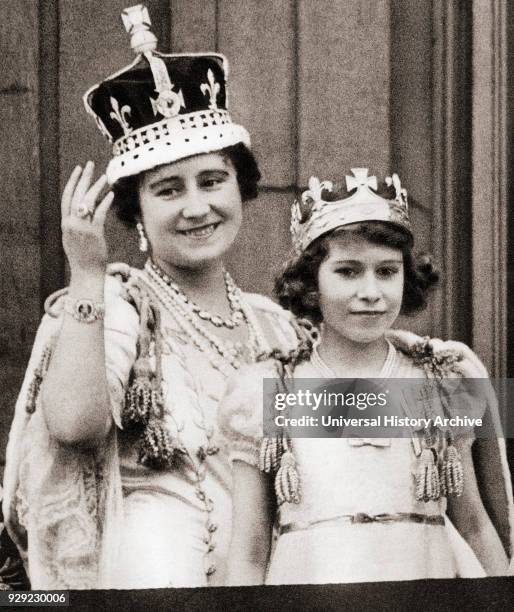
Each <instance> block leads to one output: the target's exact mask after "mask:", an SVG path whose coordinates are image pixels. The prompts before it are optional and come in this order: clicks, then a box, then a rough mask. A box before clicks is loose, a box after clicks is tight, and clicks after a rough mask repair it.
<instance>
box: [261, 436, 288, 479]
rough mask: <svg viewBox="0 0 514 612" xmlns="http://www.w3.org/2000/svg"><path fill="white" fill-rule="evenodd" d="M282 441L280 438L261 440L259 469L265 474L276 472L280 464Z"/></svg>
mask: <svg viewBox="0 0 514 612" xmlns="http://www.w3.org/2000/svg"><path fill="white" fill-rule="evenodd" d="M281 447H282V440H281V438H280V437H277V436H274V437H273V438H263V440H262V443H261V451H260V455H259V469H260V470H261V471H262V472H266V474H270V473H271V472H276V471H277V469H278V467H279V463H280V453H281V450H282V448H281Z"/></svg>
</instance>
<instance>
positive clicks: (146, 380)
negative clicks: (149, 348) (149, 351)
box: [122, 357, 162, 427]
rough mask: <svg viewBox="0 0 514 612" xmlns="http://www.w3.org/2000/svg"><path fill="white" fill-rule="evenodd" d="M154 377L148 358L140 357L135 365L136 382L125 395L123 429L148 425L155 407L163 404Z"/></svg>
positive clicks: (134, 381)
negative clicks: (136, 425)
mask: <svg viewBox="0 0 514 612" xmlns="http://www.w3.org/2000/svg"><path fill="white" fill-rule="evenodd" d="M153 376H154V374H153V372H152V369H151V366H150V361H149V359H148V357H139V358H138V359H137V360H136V363H135V364H134V380H133V382H132V384H131V385H130V387H129V388H128V389H127V392H126V394H125V407H124V410H123V415H122V425H123V427H126V426H127V425H135V424H145V423H147V422H148V420H149V419H150V416H151V414H152V411H153V409H154V407H155V406H157V405H159V404H160V403H161V401H162V398H161V390H160V389H159V388H157V387H156V385H155V383H154V381H153Z"/></svg>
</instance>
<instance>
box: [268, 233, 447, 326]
mask: <svg viewBox="0 0 514 612" xmlns="http://www.w3.org/2000/svg"><path fill="white" fill-rule="evenodd" d="M343 232H351V233H352V234H353V235H356V236H362V237H363V238H365V239H366V240H368V241H369V242H371V243H372V244H377V245H380V246H387V247H391V248H395V249H399V250H401V251H402V254H403V269H404V285H403V298H402V307H401V311H400V312H401V314H406V315H408V314H413V313H415V312H417V311H419V310H422V309H423V308H425V306H426V301H427V296H428V293H429V291H430V290H431V289H432V288H433V287H435V286H436V285H437V283H438V281H439V272H438V271H437V270H436V268H435V266H434V265H433V263H432V259H431V257H430V256H429V255H426V254H420V255H417V256H415V255H414V254H413V252H412V237H411V236H410V234H409V233H408V232H406V231H404V230H402V229H401V228H399V227H397V226H393V225H392V224H390V223H385V222H382V221H366V222H361V223H356V224H354V225H350V226H346V227H341V228H337V229H335V230H333V231H332V232H330V233H328V234H325V235H323V236H320V237H319V238H318V239H316V240H315V241H314V242H313V243H312V244H310V245H309V246H308V247H307V248H306V249H305V251H304V252H303V253H301V254H300V255H299V256H295V257H293V258H292V259H291V260H290V261H289V262H288V263H287V264H286V265H285V267H284V270H283V272H282V274H281V275H280V276H279V277H278V278H277V279H276V281H275V289H274V293H275V296H276V297H277V299H278V301H279V303H280V305H281V306H283V307H284V308H287V309H288V310H290V311H291V312H292V313H293V314H294V315H295V316H297V317H301V318H306V319H309V320H310V321H312V322H313V323H314V324H316V325H317V324H318V323H321V321H322V320H323V316H322V313H321V309H320V305H319V287H318V271H319V267H320V265H321V263H322V262H323V261H324V260H325V259H326V257H327V255H328V253H329V242H330V239H331V238H332V237H334V236H335V235H338V234H341V233H343Z"/></svg>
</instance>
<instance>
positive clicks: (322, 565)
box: [220, 169, 512, 584]
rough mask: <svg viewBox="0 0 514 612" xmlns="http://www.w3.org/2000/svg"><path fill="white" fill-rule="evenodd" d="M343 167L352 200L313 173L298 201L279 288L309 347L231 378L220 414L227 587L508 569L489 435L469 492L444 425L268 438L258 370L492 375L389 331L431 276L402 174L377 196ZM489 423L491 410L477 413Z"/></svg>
mask: <svg viewBox="0 0 514 612" xmlns="http://www.w3.org/2000/svg"><path fill="white" fill-rule="evenodd" d="M353 173H354V176H352V177H347V189H348V192H354V193H353V194H352V195H350V196H346V197H344V198H342V199H341V198H339V199H337V198H336V199H334V197H330V196H331V194H328V196H327V199H328V198H330V199H331V201H326V200H324V199H323V197H322V196H323V195H325V194H326V193H327V191H331V188H332V185H331V184H330V183H320V182H319V181H318V180H317V179H314V178H313V179H311V181H310V183H309V187H310V189H309V191H307V192H305V193H304V194H303V195H302V202H301V203H296V204H295V205H294V206H293V219H292V226H291V231H292V235H293V243H294V246H295V249H296V252H297V255H296V257H295V258H294V259H293V260H292V261H291V262H290V263H289V264H288V265H287V267H286V269H285V271H284V272H283V274H282V276H281V277H280V278H279V279H278V281H277V285H276V289H277V295H278V297H279V300H280V302H281V304H282V305H283V306H285V307H286V308H288V309H290V310H291V311H292V312H293V313H294V314H295V315H296V316H298V317H306V318H308V319H310V321H312V322H313V323H315V324H320V336H319V339H315V340H314V342H309V341H308V339H306V342H305V343H304V346H303V347H302V348H300V349H299V350H297V351H294V352H292V353H290V354H288V355H284V354H280V355H279V354H274V355H272V356H271V358H270V359H268V360H267V361H263V362H262V363H260V364H256V365H253V366H249V367H248V368H247V369H246V370H245V371H241V372H240V374H239V378H238V379H236V380H234V381H233V382H232V384H231V385H230V386H229V390H228V395H227V396H226V398H225V400H224V402H223V403H222V407H221V409H220V419H221V429H222V431H223V432H224V434H225V436H226V437H227V438H229V439H230V440H231V443H232V448H233V452H232V459H233V471H234V496H233V525H232V543H231V548H230V552H229V568H228V577H227V580H228V583H229V584H262V583H267V584H281V583H324V582H359V581H378V580H407V579H410V580H414V579H422V578H445V577H454V576H470V577H471V576H475V577H478V576H484V575H501V574H505V573H506V572H507V567H508V560H507V554H506V552H505V549H507V550H508V552H509V553H510V552H511V545H512V541H511V540H512V537H511V532H510V528H509V526H508V523H509V521H510V519H511V517H512V491H511V489H510V481H509V479H508V477H507V476H508V474H507V472H508V469H507V468H506V462H505V452H504V447H503V445H502V444H501V442H502V441H501V440H494V441H492V442H491V441H488V442H489V445H488V450H487V451H486V454H487V456H485V455H482V460H483V461H485V462H487V464H488V467H489V475H488V479H489V482H488V483H486V487H485V488H484V491H480V489H481V488H482V485H481V484H480V483H479V480H478V479H477V476H476V475H475V469H474V464H473V459H472V455H471V443H472V441H473V439H472V437H470V436H460V437H459V436H455V437H454V440H453V444H452V442H451V441H450V442H448V438H447V437H446V436H444V435H442V432H436V435H435V439H434V440H431V439H430V437H429V436H425V437H424V436H423V435H422V432H414V433H412V436H409V437H404V438H391V439H380V438H376V439H369V438H357V439H355V438H339V439H334V438H331V439H320V438H293V439H291V438H288V437H287V436H286V435H284V436H283V437H282V439H280V438H279V439H274V438H265V439H263V433H262V424H261V422H262V415H263V401H262V400H263V391H262V379H263V378H264V377H267V378H270V377H277V375H279V376H281V377H282V379H283V382H284V383H285V384H287V383H288V379H289V383H290V384H291V383H293V382H294V381H296V380H297V379H304V378H311V379H312V378H322V377H326V378H338V377H339V378H395V379H402V378H403V379H405V378H411V379H416V378H417V379H425V378H427V377H428V378H434V377H435V378H439V379H441V378H442V377H455V376H460V377H462V376H465V377H471V378H485V377H486V376H487V373H486V372H485V369H484V367H483V366H482V364H481V363H480V361H479V360H478V359H477V357H476V356H475V355H474V354H473V353H472V351H471V350H470V349H469V348H468V347H466V346H465V345H462V344H460V343H456V342H441V341H432V342H430V341H428V340H426V339H425V340H421V339H420V338H418V337H417V336H415V335H414V334H411V333H409V332H399V331H393V330H391V328H392V326H393V325H394V323H395V321H396V319H397V317H398V315H399V314H400V313H405V314H408V313H412V312H414V311H416V310H418V309H420V308H421V307H423V305H424V303H425V296H426V292H427V290H428V289H429V288H430V287H431V286H432V285H434V284H435V282H436V281H437V274H436V273H435V271H434V270H433V268H432V265H431V264H430V261H429V259H427V258H424V259H422V260H416V258H415V257H414V256H413V254H412V242H413V240H412V233H411V229H410V224H409V219H408V207H407V194H406V191H405V190H404V189H402V187H401V184H400V181H399V179H398V176H397V175H393V177H392V178H389V177H388V178H387V179H386V184H387V187H388V191H384V192H383V196H382V195H379V194H378V192H377V183H376V179H375V178H374V177H368V176H367V170H365V169H355V170H353ZM323 191H325V194H323ZM291 379H293V380H291ZM416 406H417V404H416ZM416 406H411V407H410V411H411V412H412V411H414V412H415V411H416V410H419V408H416ZM450 410H451V407H450ZM494 415H495V412H494V408H492V410H491V408H489V409H488V411H487V413H486V415H484V417H485V418H486V419H491V418H493V419H494ZM408 416H419V417H422V416H423V415H422V414H419V415H416V414H410V415H408ZM480 442H481V441H480ZM486 446H487V445H486ZM492 466H496V467H492ZM491 469H492V471H494V470H495V469H499V470H500V471H503V472H504V474H503V475H502V474H498V473H496V474H493V473H492V472H491ZM477 474H478V472H477ZM492 482H495V484H496V486H497V491H496V492H492V490H491V489H492V487H491V484H492ZM481 493H482V495H483V496H484V503H486V497H487V496H491V497H493V498H494V499H495V500H496V501H495V502H493V503H492V504H491V503H489V502H488V500H487V508H488V512H489V513H488V512H486V510H485V508H484V503H483V502H482V498H481ZM495 503H496V506H495ZM490 517H491V518H490ZM491 519H493V520H494V521H495V522H496V523H497V524H498V525H499V527H498V530H499V531H497V529H496V527H495V526H494V525H493V521H492V520H491ZM273 526H274V527H275V529H274V530H272V527H273ZM499 532H501V536H502V537H500V535H499ZM272 533H273V534H274V537H272ZM502 541H503V543H502ZM504 547H505V548H504Z"/></svg>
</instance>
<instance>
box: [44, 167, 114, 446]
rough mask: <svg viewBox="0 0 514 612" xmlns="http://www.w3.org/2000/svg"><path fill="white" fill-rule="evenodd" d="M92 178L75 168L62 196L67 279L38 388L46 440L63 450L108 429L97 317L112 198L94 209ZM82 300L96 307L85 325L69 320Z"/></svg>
mask: <svg viewBox="0 0 514 612" xmlns="http://www.w3.org/2000/svg"><path fill="white" fill-rule="evenodd" d="M93 172H94V164H93V163H92V162H88V163H87V164H86V167H85V168H84V170H82V168H81V167H80V166H78V167H77V168H75V170H74V171H73V172H72V174H71V176H70V179H69V180H68V183H67V184H66V187H65V189H64V192H63V196H62V203H61V209H62V210H61V212H62V234H63V246H64V251H65V253H66V256H67V258H68V263H69V266H70V272H71V279H70V286H69V293H68V296H67V297H66V308H65V313H64V315H63V322H62V328H61V330H60V334H59V337H58V340H57V343H56V346H55V348H54V351H53V355H52V358H51V360H50V365H49V368H48V371H47V374H46V376H45V379H44V381H43V384H42V387H41V401H42V408H43V413H44V416H45V420H46V423H47V427H48V429H49V431H50V433H51V434H52V436H54V437H55V438H56V439H57V440H59V441H61V442H63V443H66V444H85V445H91V446H94V445H96V444H98V443H99V442H100V441H101V440H103V439H104V438H105V436H106V435H107V433H108V432H109V429H110V427H111V426H112V417H111V412H110V409H109V406H110V404H109V392H108V387H107V376H106V368H105V346H104V326H103V320H102V318H101V316H99V315H101V310H102V307H103V303H104V282H105V271H106V266H107V246H106V243H105V237H104V224H105V218H106V214H107V211H108V209H109V206H110V205H111V203H112V200H113V194H112V192H109V193H108V194H107V195H106V196H105V197H104V198H103V199H102V200H101V202H100V203H99V204H98V205H97V201H98V200H99V198H100V194H101V192H102V190H103V189H104V187H105V185H106V178H105V175H102V176H101V177H100V178H99V179H98V180H97V181H96V182H95V183H94V184H93V185H91V182H92V178H93ZM88 211H89V212H88ZM82 300H90V302H91V303H92V304H94V305H98V307H96V306H95V308H97V309H98V312H96V313H95V312H94V313H93V317H91V318H92V319H94V320H92V321H91V322H84V321H81V320H79V318H78V316H77V314H73V309H74V308H76V307H77V306H80V302H81V301H82ZM83 304H84V302H83Z"/></svg>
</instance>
